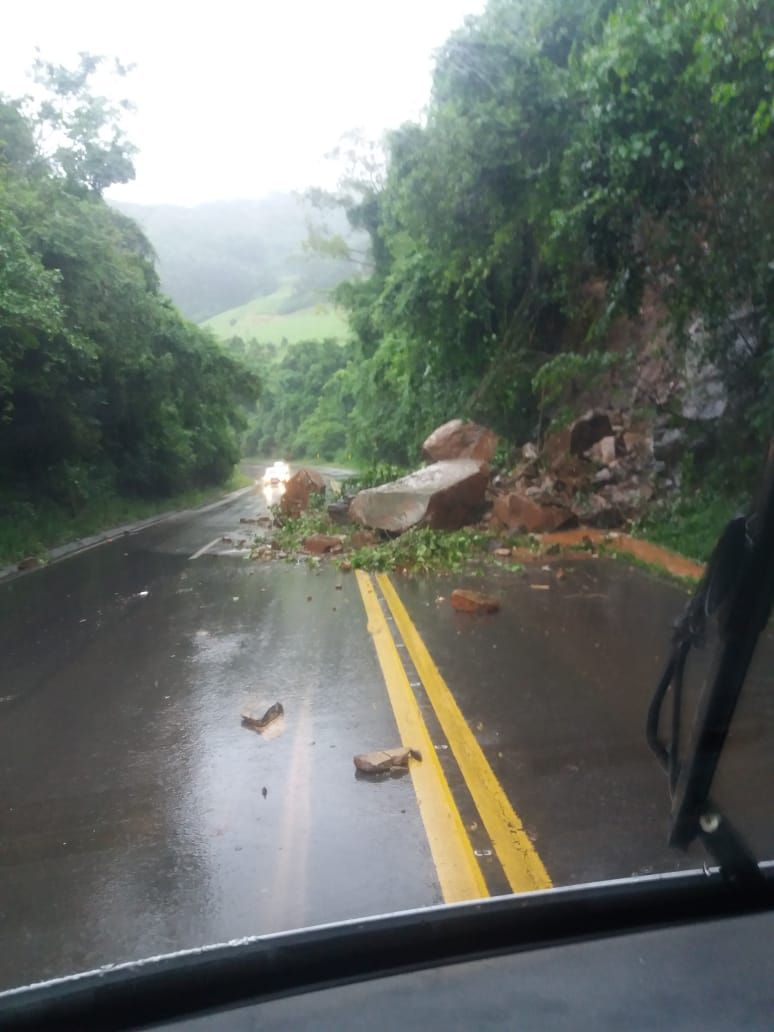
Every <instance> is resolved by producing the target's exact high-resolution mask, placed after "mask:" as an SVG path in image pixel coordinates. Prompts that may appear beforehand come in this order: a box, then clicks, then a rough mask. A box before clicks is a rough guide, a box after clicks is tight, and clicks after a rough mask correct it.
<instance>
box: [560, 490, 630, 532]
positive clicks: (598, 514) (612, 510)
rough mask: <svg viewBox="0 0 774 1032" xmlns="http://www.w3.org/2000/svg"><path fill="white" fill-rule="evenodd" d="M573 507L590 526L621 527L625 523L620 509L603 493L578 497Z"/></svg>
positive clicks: (579, 516)
mask: <svg viewBox="0 0 774 1032" xmlns="http://www.w3.org/2000/svg"><path fill="white" fill-rule="evenodd" d="M572 509H573V512H574V513H575V515H576V516H577V517H578V519H579V520H580V522H581V523H584V524H586V525H587V526H589V527H608V528H609V527H619V526H620V525H621V524H622V523H623V515H622V513H621V511H620V509H619V508H618V507H617V506H616V505H614V504H613V503H612V502H611V501H610V500H609V499H608V498H605V497H604V496H603V495H602V494H592V495H587V496H586V497H585V498H577V499H576V500H575V501H574V502H573V506H572Z"/></svg>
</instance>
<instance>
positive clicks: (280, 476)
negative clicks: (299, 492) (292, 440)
mask: <svg viewBox="0 0 774 1032" xmlns="http://www.w3.org/2000/svg"><path fill="white" fill-rule="evenodd" d="M289 477H290V466H288V464H287V462H284V461H283V460H282V459H279V460H278V461H277V462H273V463H272V464H271V466H269V467H268V468H267V469H266V471H265V473H264V474H263V478H262V479H263V483H264V484H284V483H285V481H286V480H288V479H289Z"/></svg>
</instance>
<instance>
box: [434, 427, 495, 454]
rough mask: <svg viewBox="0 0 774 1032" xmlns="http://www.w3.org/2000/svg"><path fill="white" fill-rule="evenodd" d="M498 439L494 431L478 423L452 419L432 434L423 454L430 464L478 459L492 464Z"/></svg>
mask: <svg viewBox="0 0 774 1032" xmlns="http://www.w3.org/2000/svg"><path fill="white" fill-rule="evenodd" d="M497 443H498V437H497V434H496V433H494V431H493V430H489V429H488V428H487V427H485V426H479V425H478V423H467V422H463V420H461V419H450V420H449V422H448V423H444V424H443V426H439V427H438V428H437V429H436V430H433V432H432V433H431V434H430V436H429V437H428V438H427V440H426V441H425V443H424V444H423V445H422V454H423V455H424V457H425V458H426V459H427V460H428V461H429V462H441V461H443V460H445V459H477V460H478V461H479V462H491V461H492V458H493V457H494V453H495V452H496V451H497Z"/></svg>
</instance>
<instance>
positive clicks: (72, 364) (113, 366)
mask: <svg viewBox="0 0 774 1032" xmlns="http://www.w3.org/2000/svg"><path fill="white" fill-rule="evenodd" d="M96 67H97V59H94V58H91V57H89V56H88V55H82V57H81V62H80V65H79V67H78V68H77V69H76V70H75V71H73V72H69V71H67V70H66V69H63V68H59V67H53V66H48V65H39V66H38V79H39V81H40V82H42V83H44V84H45V87H46V95H45V98H44V99H43V100H42V101H37V102H32V101H31V100H29V99H27V100H21V101H15V100H11V99H9V98H4V97H0V491H2V490H6V489H10V488H12V487H13V488H14V489H18V488H20V487H24V488H26V489H28V490H29V491H30V492H32V493H35V492H37V493H39V494H43V495H48V496H50V497H53V498H56V499H58V500H61V501H63V502H66V503H67V504H68V505H70V506H72V507H77V506H78V505H79V504H81V503H82V502H83V501H84V500H86V499H88V497H89V494H90V493H92V492H94V491H98V490H121V491H124V492H134V493H138V494H143V495H163V494H168V493H171V492H173V491H178V490H181V489H183V488H187V487H189V486H193V485H200V484H206V483H214V482H219V481H220V480H222V479H223V478H224V477H225V476H227V475H228V474H229V473H230V471H231V469H232V468H233V465H234V463H235V462H236V460H237V459H238V457H239V453H240V433H241V430H242V428H243V426H244V416H243V415H242V411H241V405H242V404H243V403H245V404H246V403H250V402H252V401H253V400H254V399H255V397H256V394H257V390H258V381H257V378H256V376H255V375H254V374H253V373H251V372H249V371H248V370H247V369H246V368H245V367H244V366H243V365H242V364H241V363H240V362H239V361H238V360H236V359H235V358H234V357H233V356H231V355H229V354H228V353H227V352H226V351H225V350H224V349H223V348H222V346H221V345H219V344H218V343H217V342H216V341H215V340H214V339H213V338H212V337H211V336H209V335H208V334H206V333H204V332H203V331H201V330H200V329H198V328H197V327H196V326H194V325H193V324H191V323H189V322H187V321H186V320H185V319H184V318H182V317H181V315H180V314H179V313H178V312H177V310H176V309H175V308H174V306H173V305H172V304H171V302H169V301H168V300H167V299H166V298H165V297H164V296H163V295H162V294H161V293H160V291H159V285H158V278H157V275H156V271H155V269H154V264H153V253H152V250H151V247H150V245H149V244H148V242H147V240H146V239H145V237H144V236H143V234H142V232H141V231H140V230H139V228H138V227H137V225H136V224H135V223H134V222H132V221H131V220H130V219H128V218H126V217H125V216H123V215H121V214H120V213H118V212H116V211H115V210H113V209H112V208H110V207H109V206H108V205H107V204H106V203H105V202H104V201H103V199H102V191H103V190H104V189H105V188H106V187H107V186H108V185H109V184H110V183H113V182H120V181H124V180H126V179H128V178H131V177H132V176H133V168H132V164H131V155H132V150H131V147H130V146H129V145H128V144H127V142H126V140H125V138H124V136H123V133H122V131H121V129H120V122H119V120H118V119H119V117H120V105H119V106H118V107H115V106H113V105H111V104H109V103H108V102H107V101H106V100H104V98H99V97H96V96H93V95H92V94H91V93H90V92H89V83H90V77H91V74H92V73H93V71H94V69H95V68H96Z"/></svg>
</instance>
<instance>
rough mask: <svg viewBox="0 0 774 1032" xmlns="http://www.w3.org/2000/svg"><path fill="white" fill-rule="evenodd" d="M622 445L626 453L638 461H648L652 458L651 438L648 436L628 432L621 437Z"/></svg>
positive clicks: (631, 431)
mask: <svg viewBox="0 0 774 1032" xmlns="http://www.w3.org/2000/svg"><path fill="white" fill-rule="evenodd" d="M623 443H624V447H625V448H626V451H627V452H629V454H631V455H634V456H636V457H637V458H638V459H640V460H643V461H649V460H650V459H652V458H653V438H652V437H651V436H650V434H641V433H636V432H635V431H633V430H629V431H627V432H626V433H625V434H624V435H623Z"/></svg>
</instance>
